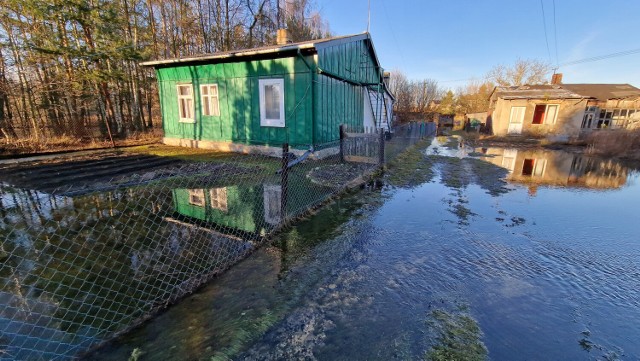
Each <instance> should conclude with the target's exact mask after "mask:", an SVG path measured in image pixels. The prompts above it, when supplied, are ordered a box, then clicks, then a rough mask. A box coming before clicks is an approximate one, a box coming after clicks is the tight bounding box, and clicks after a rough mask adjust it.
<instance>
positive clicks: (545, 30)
mask: <svg viewBox="0 0 640 361" xmlns="http://www.w3.org/2000/svg"><path fill="white" fill-rule="evenodd" d="M540 6H541V7H542V26H543V27H544V41H545V42H546V43H547V55H549V60H550V61H551V50H549V37H548V36H547V19H546V17H545V15H544V2H543V0H540Z"/></svg>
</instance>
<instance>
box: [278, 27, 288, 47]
mask: <svg viewBox="0 0 640 361" xmlns="http://www.w3.org/2000/svg"><path fill="white" fill-rule="evenodd" d="M290 42H291V41H290V40H289V32H288V31H287V29H278V32H277V33H276V45H287V44H289V43H290Z"/></svg>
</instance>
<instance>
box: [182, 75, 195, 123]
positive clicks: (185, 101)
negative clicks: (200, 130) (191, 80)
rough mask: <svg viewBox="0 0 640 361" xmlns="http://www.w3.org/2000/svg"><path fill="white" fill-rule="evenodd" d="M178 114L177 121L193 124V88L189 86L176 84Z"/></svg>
mask: <svg viewBox="0 0 640 361" xmlns="http://www.w3.org/2000/svg"><path fill="white" fill-rule="evenodd" d="M178 114H179V117H180V119H179V121H180V122H183V123H195V121H196V119H195V117H194V116H193V87H192V85H191V84H178Z"/></svg>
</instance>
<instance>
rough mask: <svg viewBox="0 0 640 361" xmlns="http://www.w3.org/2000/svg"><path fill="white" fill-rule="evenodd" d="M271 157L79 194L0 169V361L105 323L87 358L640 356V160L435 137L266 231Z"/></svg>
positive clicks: (301, 197)
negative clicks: (639, 166) (225, 173)
mask: <svg viewBox="0 0 640 361" xmlns="http://www.w3.org/2000/svg"><path fill="white" fill-rule="evenodd" d="M263 163H264V162H262V163H258V162H256V163H255V164H252V165H251V166H252V167H253V166H255V167H258V166H259V167H263V168H264V167H266V168H265V169H266V170H265V171H264V174H265V180H269V182H266V181H265V182H264V183H263V182H258V181H249V179H251V177H250V175H251V174H252V173H255V172H254V171H252V172H249V171H244V170H243V169H244V168H243V169H239V170H238V177H239V178H238V179H242V180H243V182H242V183H236V184H232V183H229V182H228V180H225V179H219V178H215V177H214V178H212V177H189V178H188V181H187V180H185V179H187V178H184V179H183V178H176V179H174V178H171V179H160V180H159V181H157V182H155V183H150V184H147V185H144V186H138V187H132V188H126V189H124V190H120V189H114V190H110V191H108V192H104V193H92V194H87V195H81V196H77V197H67V196H64V195H57V196H52V195H48V194H45V193H41V192H37V191H27V190H19V189H15V188H11V187H9V186H6V185H5V186H3V193H2V199H1V200H2V207H0V211H1V214H0V215H1V216H2V217H1V223H0V231H2V232H4V233H2V236H3V243H2V249H0V257H1V258H2V262H3V263H2V267H1V268H0V271H1V274H0V276H1V277H2V289H0V296H1V297H2V298H0V302H1V303H2V304H3V310H2V311H0V327H1V328H2V330H3V333H2V335H0V359H2V360H4V359H7V360H9V359H53V358H55V357H58V356H56V355H61V354H62V355H64V356H62V358H65V359H68V358H69V355H71V354H73V353H77V352H78V351H82V350H83V349H84V348H85V347H87V346H88V345H95V344H97V343H100V342H102V341H105V340H106V339H108V337H106V336H107V335H113V334H122V336H120V337H119V338H116V339H115V340H114V341H113V342H110V343H108V344H106V345H104V346H103V347H101V348H99V349H97V350H95V351H93V352H91V353H89V354H85V355H84V357H85V359H88V360H89V359H90V360H126V359H129V358H131V359H136V360H187V359H188V360H195V359H198V360H210V359H211V360H227V359H240V360H244V359H246V360H282V359H317V360H364V359H377V360H392V359H399V360H415V359H426V360H442V359H469V360H482V359H493V360H538V359H539V360H560V359H562V360H585V359H586V360H636V359H639V358H640V344H638V343H637V340H638V339H640V329H639V328H638V325H639V324H640V291H639V290H640V238H639V237H638V236H637V234H636V233H637V230H638V223H639V222H640V215H639V214H638V212H637V211H636V209H637V204H638V203H639V202H640V185H639V184H638V181H639V180H640V175H639V174H638V172H637V171H634V170H631V169H628V168H626V167H624V166H622V165H621V164H618V163H616V162H613V161H608V160H600V159H595V158H589V157H585V156H582V155H579V154H573V153H567V152H561V151H551V150H540V149H501V148H486V149H471V148H469V147H465V146H464V145H463V144H460V141H459V140H458V139H455V138H436V139H434V140H433V142H431V143H429V142H425V143H423V144H422V145H419V146H417V147H415V148H412V149H410V150H409V151H407V152H405V153H403V154H401V155H400V156H399V157H398V158H397V159H396V160H395V161H394V162H392V163H391V164H389V167H388V170H387V172H386V174H385V175H384V176H383V177H382V178H380V179H378V180H376V181H373V182H371V183H368V184H366V185H365V186H364V187H363V188H362V189H360V190H358V191H351V192H350V193H348V194H347V195H346V196H344V197H341V198H339V199H337V200H334V201H333V202H332V203H330V204H328V205H327V206H326V207H324V208H322V209H320V210H319V211H318V212H317V213H315V214H313V215H312V216H310V217H308V218H307V219H306V220H304V221H302V222H299V223H296V224H295V225H293V226H291V227H289V228H286V229H285V230H284V231H282V232H280V233H278V234H277V235H276V237H275V239H274V240H273V242H271V243H270V244H268V245H265V246H263V247H256V245H257V244H258V243H260V242H261V241H262V237H263V236H264V235H266V234H268V233H269V232H270V231H271V230H272V229H273V227H274V224H276V223H277V222H278V217H279V215H280V214H279V213H278V210H279V209H280V207H281V206H282V205H281V204H279V203H278V200H279V199H280V198H279V195H280V194H281V193H279V192H281V191H282V190H281V189H279V187H278V186H277V185H278V180H279V177H278V176H276V175H275V174H274V173H273V169H272V168H273V166H270V165H268V164H266V165H265V164H263ZM331 167H332V168H330V169H334V168H335V167H338V165H331ZM252 169H253V168H252ZM255 169H259V168H255ZM327 169H329V168H327ZM335 169H337V170H335V171H339V169H338V168H335ZM241 170H243V171H241ZM324 173H331V172H324ZM305 174H306V176H305ZM318 174H323V169H322V168H317V167H316V168H309V169H305V170H304V172H300V173H299V174H298V173H296V172H292V173H291V174H290V177H291V179H292V180H293V182H295V183H297V184H301V183H302V182H308V183H309V185H308V186H305V187H302V188H299V189H297V190H292V191H291V192H292V193H291V195H290V197H291V199H290V202H289V203H288V204H287V207H288V208H290V209H291V212H293V213H295V212H298V209H299V208H300V207H302V206H301V205H303V204H306V203H307V201H305V199H306V197H309V194H310V192H311V193H313V194H329V193H330V192H331V191H332V189H333V188H331V187H334V185H333V184H332V183H331V182H328V183H326V182H318V181H316V180H315V179H314V178H313V177H311V178H310V177H309V175H318ZM325 183H326V184H325ZM314 199H315V198H314ZM201 203H202V204H201ZM141 225H142V226H141ZM212 225H213V226H215V227H213V228H212ZM212 230H214V231H215V232H214V231H212ZM254 249H257V250H256V251H254ZM251 252H253V253H251ZM249 253H251V254H250V255H249V256H248V257H246V258H244V257H245V256H246V255H247V254H249ZM203 255H208V256H206V257H205V256H203ZM242 258H244V260H242V261H240V262H239V263H237V264H236V262H238V260H240V259H242ZM232 264H235V265H233V266H231V265H232ZM230 266H231V268H229V267H230ZM224 269H228V270H227V271H226V272H224V273H221V274H220V275H219V276H217V277H216V278H214V279H213V280H212V281H210V282H207V283H206V285H205V286H204V287H202V288H198V286H199V285H200V284H202V283H203V282H206V281H207V279H208V278H207V277H205V276H206V275H211V274H219V273H220V271H221V270H224ZM203 275H204V276H203ZM193 289H197V291H196V292H195V293H193V294H191V295H189V296H187V297H186V298H184V299H181V300H180V301H179V302H178V303H177V304H175V305H173V306H171V307H169V308H168V309H167V310H166V311H164V312H162V313H160V314H157V315H156V317H154V318H153V319H150V320H148V321H146V322H144V323H143V324H142V325H141V326H140V327H137V328H134V329H133V330H129V332H123V330H124V331H127V330H128V327H127V325H130V324H132V323H135V322H134V321H140V318H141V317H142V318H145V317H147V316H148V315H149V314H150V313H149V312H151V311H154V310H158V309H161V308H163V307H164V306H165V305H166V303H169V302H171V301H172V300H178V299H180V297H181V295H183V294H184V293H185V292H187V293H188V292H189V291H191V290H193ZM34 355H37V356H34Z"/></svg>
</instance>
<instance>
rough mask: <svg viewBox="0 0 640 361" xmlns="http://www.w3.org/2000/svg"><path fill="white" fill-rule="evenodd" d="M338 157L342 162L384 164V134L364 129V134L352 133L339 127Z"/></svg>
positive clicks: (343, 127) (344, 127)
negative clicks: (339, 156)
mask: <svg viewBox="0 0 640 361" xmlns="http://www.w3.org/2000/svg"><path fill="white" fill-rule="evenodd" d="M340 155H341V159H342V161H343V162H355V163H368V164H382V163H384V132H382V131H381V130H376V129H365V132H364V133H354V132H348V131H347V128H346V126H344V125H342V126H340Z"/></svg>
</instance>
